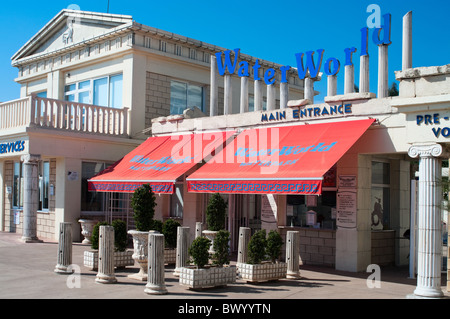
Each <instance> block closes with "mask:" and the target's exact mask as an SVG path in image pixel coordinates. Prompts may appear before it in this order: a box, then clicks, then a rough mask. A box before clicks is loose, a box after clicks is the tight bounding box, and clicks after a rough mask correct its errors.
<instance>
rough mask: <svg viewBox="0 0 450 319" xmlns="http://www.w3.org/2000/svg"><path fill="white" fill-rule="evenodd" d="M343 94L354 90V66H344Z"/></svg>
mask: <svg viewBox="0 0 450 319" xmlns="http://www.w3.org/2000/svg"><path fill="white" fill-rule="evenodd" d="M344 77H345V78H344V94H348V93H353V92H354V91H355V66H354V65H353V64H352V65H346V66H345V76H344Z"/></svg>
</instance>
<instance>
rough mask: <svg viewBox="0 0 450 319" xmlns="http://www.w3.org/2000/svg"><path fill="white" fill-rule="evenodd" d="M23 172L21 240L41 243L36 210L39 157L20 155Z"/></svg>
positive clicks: (37, 203) (37, 204) (37, 207)
mask: <svg viewBox="0 0 450 319" xmlns="http://www.w3.org/2000/svg"><path fill="white" fill-rule="evenodd" d="M21 160H22V161H23V164H24V165H23V166H24V171H23V179H24V194H23V232H22V240H23V241H24V242H26V243H32V242H41V240H39V239H38V237H37V210H38V209H39V172H38V164H39V161H40V160H41V156H40V155H32V154H26V155H22V158H21Z"/></svg>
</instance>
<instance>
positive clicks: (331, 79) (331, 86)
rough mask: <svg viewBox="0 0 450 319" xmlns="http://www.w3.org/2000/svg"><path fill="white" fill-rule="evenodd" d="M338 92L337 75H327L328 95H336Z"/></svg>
mask: <svg viewBox="0 0 450 319" xmlns="http://www.w3.org/2000/svg"><path fill="white" fill-rule="evenodd" d="M336 94H337V75H328V76H327V96H335V95H336Z"/></svg>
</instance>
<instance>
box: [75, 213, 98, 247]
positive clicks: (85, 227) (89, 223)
mask: <svg viewBox="0 0 450 319" xmlns="http://www.w3.org/2000/svg"><path fill="white" fill-rule="evenodd" d="M78 222H79V223H80V225H81V235H83V236H84V239H83V241H82V242H81V243H82V244H87V245H90V244H92V242H91V237H92V231H93V230H94V226H95V225H96V224H97V223H98V221H97V220H91V219H79V220H78Z"/></svg>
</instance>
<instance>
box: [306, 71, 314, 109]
mask: <svg viewBox="0 0 450 319" xmlns="http://www.w3.org/2000/svg"><path fill="white" fill-rule="evenodd" d="M303 81H305V93H304V95H305V99H307V100H310V101H311V103H313V104H314V80H313V79H311V78H310V77H305V79H304V80H303Z"/></svg>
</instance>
